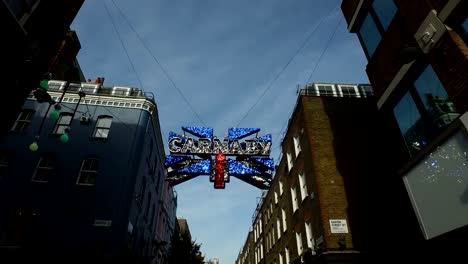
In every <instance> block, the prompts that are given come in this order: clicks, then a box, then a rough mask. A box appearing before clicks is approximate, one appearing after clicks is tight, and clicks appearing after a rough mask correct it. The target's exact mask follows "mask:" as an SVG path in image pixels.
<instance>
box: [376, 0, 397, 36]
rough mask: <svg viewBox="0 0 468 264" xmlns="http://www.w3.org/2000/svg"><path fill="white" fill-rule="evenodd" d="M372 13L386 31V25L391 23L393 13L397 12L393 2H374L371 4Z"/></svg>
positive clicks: (382, 0) (391, 0) (387, 0)
mask: <svg viewBox="0 0 468 264" xmlns="http://www.w3.org/2000/svg"><path fill="white" fill-rule="evenodd" d="M372 6H373V7H374V11H375V13H376V14H377V16H378V17H379V20H380V23H381V24H382V26H383V28H384V29H385V30H387V28H388V25H390V22H392V19H393V17H394V16H395V13H396V12H397V7H396V5H395V3H394V2H393V0H374V3H373V4H372Z"/></svg>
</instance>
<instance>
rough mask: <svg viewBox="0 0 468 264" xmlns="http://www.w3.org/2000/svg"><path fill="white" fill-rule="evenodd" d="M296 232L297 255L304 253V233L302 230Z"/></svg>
mask: <svg viewBox="0 0 468 264" xmlns="http://www.w3.org/2000/svg"><path fill="white" fill-rule="evenodd" d="M295 233H296V246H297V255H298V256H300V255H302V252H303V251H304V247H303V245H302V234H301V232H295Z"/></svg>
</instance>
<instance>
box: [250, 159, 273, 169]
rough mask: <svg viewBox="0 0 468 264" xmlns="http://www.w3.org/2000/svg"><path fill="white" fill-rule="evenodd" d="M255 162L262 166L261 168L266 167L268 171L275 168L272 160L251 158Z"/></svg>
mask: <svg viewBox="0 0 468 264" xmlns="http://www.w3.org/2000/svg"><path fill="white" fill-rule="evenodd" d="M252 160H254V161H255V162H257V163H259V164H262V165H263V166H265V167H267V168H268V169H270V170H273V169H274V168H275V162H274V161H273V159H269V158H253V159H252Z"/></svg>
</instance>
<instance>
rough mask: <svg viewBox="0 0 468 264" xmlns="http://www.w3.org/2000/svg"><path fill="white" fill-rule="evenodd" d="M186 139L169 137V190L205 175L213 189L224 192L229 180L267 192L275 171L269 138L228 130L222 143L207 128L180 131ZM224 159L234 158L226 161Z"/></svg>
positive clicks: (246, 130) (253, 130)
mask: <svg viewBox="0 0 468 264" xmlns="http://www.w3.org/2000/svg"><path fill="white" fill-rule="evenodd" d="M182 130H183V131H184V132H187V133H188V134H189V135H186V134H185V133H184V135H179V134H176V133H174V132H170V134H169V142H168V144H169V151H170V152H171V155H168V156H166V161H165V166H166V168H167V172H168V173H167V174H168V176H167V179H166V180H167V181H169V183H170V185H171V186H174V185H177V184H179V183H182V182H185V181H188V180H190V179H193V178H195V177H197V176H200V175H208V176H210V177H209V179H210V181H211V182H213V183H214V188H215V189H224V188H225V184H226V183H228V182H229V179H230V176H233V177H236V178H238V179H240V180H242V181H244V182H246V183H249V184H251V185H253V186H255V187H257V188H260V189H268V188H269V187H270V182H271V179H272V173H273V170H274V162H273V159H271V158H269V157H268V156H269V155H270V150H271V134H269V135H265V136H258V132H259V131H260V129H259V128H230V129H229V131H228V136H227V137H225V138H224V139H223V140H222V141H221V140H220V139H218V138H217V137H215V136H213V129H212V128H209V127H182ZM226 156H236V158H235V159H228V158H227V157H226Z"/></svg>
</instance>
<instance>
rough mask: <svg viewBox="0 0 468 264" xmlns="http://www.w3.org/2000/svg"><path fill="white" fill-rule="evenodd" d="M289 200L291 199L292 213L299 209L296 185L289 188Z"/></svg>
mask: <svg viewBox="0 0 468 264" xmlns="http://www.w3.org/2000/svg"><path fill="white" fill-rule="evenodd" d="M291 201H292V209H293V213H294V212H296V210H297V209H299V203H298V201H297V193H296V186H294V187H292V188H291Z"/></svg>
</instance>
